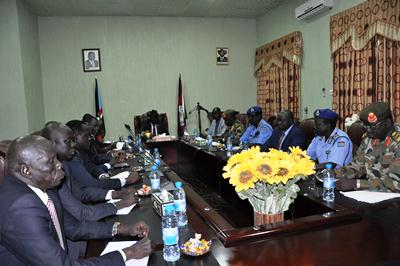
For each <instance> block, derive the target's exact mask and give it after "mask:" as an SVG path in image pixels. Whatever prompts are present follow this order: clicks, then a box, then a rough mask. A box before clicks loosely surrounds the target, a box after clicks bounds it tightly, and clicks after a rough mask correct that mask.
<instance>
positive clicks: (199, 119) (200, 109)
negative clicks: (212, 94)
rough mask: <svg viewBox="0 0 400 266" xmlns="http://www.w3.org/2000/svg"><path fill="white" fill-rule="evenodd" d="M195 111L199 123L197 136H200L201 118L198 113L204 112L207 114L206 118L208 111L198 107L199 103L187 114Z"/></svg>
mask: <svg viewBox="0 0 400 266" xmlns="http://www.w3.org/2000/svg"><path fill="white" fill-rule="evenodd" d="M195 110H197V118H198V121H199V134H201V117H200V111H205V112H206V113H207V117H208V113H209V112H208V110H207V109H206V108H204V107H203V106H201V105H200V103H197V106H196V107H195V108H194V109H193V110H191V111H190V112H189V114H191V113H192V112H193V111H195Z"/></svg>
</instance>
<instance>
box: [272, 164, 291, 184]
mask: <svg viewBox="0 0 400 266" xmlns="http://www.w3.org/2000/svg"><path fill="white" fill-rule="evenodd" d="M275 167H276V172H275V176H274V178H272V179H271V181H273V182H274V183H275V184H277V183H279V182H282V183H283V184H286V183H287V181H288V180H289V179H292V178H294V177H295V172H294V171H293V167H294V165H293V164H292V163H291V162H289V161H283V160H282V161H276V165H275Z"/></svg>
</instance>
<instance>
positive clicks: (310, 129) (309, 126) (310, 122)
mask: <svg viewBox="0 0 400 266" xmlns="http://www.w3.org/2000/svg"><path fill="white" fill-rule="evenodd" d="M299 127H300V128H301V129H302V130H303V131H304V134H305V135H306V140H307V143H306V147H308V145H310V143H311V141H312V139H313V138H314V135H315V134H314V118H307V119H304V120H303V121H301V122H300V123H299Z"/></svg>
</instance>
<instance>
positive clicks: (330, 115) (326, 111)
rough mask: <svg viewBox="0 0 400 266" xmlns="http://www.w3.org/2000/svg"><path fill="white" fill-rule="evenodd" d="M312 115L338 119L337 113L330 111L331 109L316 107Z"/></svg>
mask: <svg viewBox="0 0 400 266" xmlns="http://www.w3.org/2000/svg"><path fill="white" fill-rule="evenodd" d="M314 117H315V118H317V117H319V118H324V119H330V120H335V119H338V117H339V115H338V114H337V113H335V112H334V111H332V110H331V109H317V110H315V112H314Z"/></svg>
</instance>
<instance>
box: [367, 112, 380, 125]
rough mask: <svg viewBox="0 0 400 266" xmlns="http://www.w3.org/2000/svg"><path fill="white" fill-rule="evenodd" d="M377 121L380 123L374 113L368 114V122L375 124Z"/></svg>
mask: <svg viewBox="0 0 400 266" xmlns="http://www.w3.org/2000/svg"><path fill="white" fill-rule="evenodd" d="M376 121H378V118H377V117H376V115H375V114H374V113H372V112H371V113H369V114H368V122H370V123H375V122H376Z"/></svg>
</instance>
